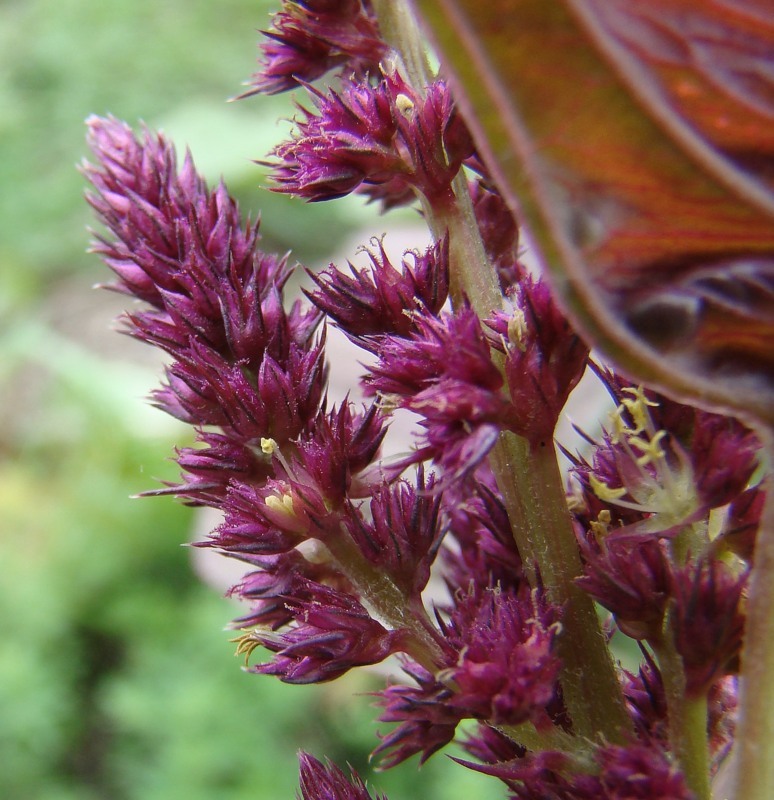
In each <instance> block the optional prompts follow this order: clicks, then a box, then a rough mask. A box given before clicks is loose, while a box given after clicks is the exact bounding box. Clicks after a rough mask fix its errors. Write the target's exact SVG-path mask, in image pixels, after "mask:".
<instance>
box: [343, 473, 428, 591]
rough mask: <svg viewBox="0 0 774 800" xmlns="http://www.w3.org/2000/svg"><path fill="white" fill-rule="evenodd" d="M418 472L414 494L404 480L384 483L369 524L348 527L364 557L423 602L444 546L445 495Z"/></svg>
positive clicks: (375, 497)
mask: <svg viewBox="0 0 774 800" xmlns="http://www.w3.org/2000/svg"><path fill="white" fill-rule="evenodd" d="M432 489H433V479H432V477H431V478H430V479H429V480H428V481H427V483H426V482H425V478H424V472H423V471H422V469H421V468H420V470H419V475H418V477H417V485H416V489H415V488H414V487H413V486H410V485H409V484H408V483H406V482H404V481H400V482H398V483H394V484H382V485H381V486H379V487H377V488H376V489H375V490H374V493H373V497H372V499H371V517H372V519H371V521H365V520H363V519H362V518H361V517H359V516H357V517H355V516H353V517H351V518H350V520H348V523H347V527H348V530H349V533H350V536H352V538H353V540H354V541H355V542H356V543H357V545H358V547H359V548H360V551H361V552H362V553H363V555H364V556H365V558H367V559H368V561H370V562H371V563H372V564H374V565H375V566H377V567H379V569H380V570H383V571H384V572H386V573H387V574H388V575H389V576H390V577H391V578H392V580H393V581H394V582H395V584H396V585H397V586H398V587H399V588H400V589H401V590H402V591H403V592H404V593H405V595H406V596H407V597H409V598H412V599H413V600H415V601H419V597H420V593H421V592H422V590H423V589H424V588H425V585H426V584H427V581H428V580H429V578H430V567H431V565H432V563H433V560H434V559H435V556H436V552H437V550H438V547H439V546H440V544H441V539H442V536H443V531H442V529H441V527H440V525H439V509H440V504H441V495H440V494H439V493H437V492H433V491H432Z"/></svg>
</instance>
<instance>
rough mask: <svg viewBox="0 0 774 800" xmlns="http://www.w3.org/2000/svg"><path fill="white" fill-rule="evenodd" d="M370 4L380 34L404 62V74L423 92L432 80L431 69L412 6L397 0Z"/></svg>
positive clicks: (384, 0)
mask: <svg viewBox="0 0 774 800" xmlns="http://www.w3.org/2000/svg"><path fill="white" fill-rule="evenodd" d="M373 6H374V11H375V12H376V16H377V18H378V20H379V31H380V33H381V35H382V38H383V39H384V41H385V42H387V44H389V45H390V46H391V47H393V48H394V49H395V52H396V53H398V55H399V56H400V58H401V61H402V62H403V66H404V67H405V75H404V77H405V78H406V79H407V80H408V82H409V83H410V84H411V85H412V86H413V87H414V88H415V89H417V90H418V91H420V92H422V91H423V90H424V87H425V86H427V85H428V84H429V83H430V81H431V80H432V76H433V72H432V69H431V68H430V62H429V61H428V59H427V50H426V49H425V46H424V42H423V41H422V38H421V37H420V36H419V33H418V27H417V21H416V19H415V17H414V15H413V14H412V12H411V9H410V8H409V7H408V5H407V4H406V3H403V2H400V0H373Z"/></svg>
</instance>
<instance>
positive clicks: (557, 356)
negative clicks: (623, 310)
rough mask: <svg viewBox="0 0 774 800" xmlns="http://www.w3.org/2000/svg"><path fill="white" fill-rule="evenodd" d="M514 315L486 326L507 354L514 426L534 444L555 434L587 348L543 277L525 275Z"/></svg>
mask: <svg viewBox="0 0 774 800" xmlns="http://www.w3.org/2000/svg"><path fill="white" fill-rule="evenodd" d="M512 299H513V302H514V310H513V313H511V314H510V315H509V314H506V313H504V312H497V313H496V314H495V316H494V318H493V319H492V320H491V321H489V322H488V323H487V324H488V325H489V327H491V328H492V330H493V331H494V332H495V333H496V334H497V337H494V338H493V344H494V346H495V347H497V348H498V349H500V350H502V351H503V352H504V353H505V373H506V376H507V378H508V388H509V390H510V394H511V399H512V401H513V407H514V411H513V422H512V426H513V427H512V430H514V432H515V433H518V434H519V435H521V436H524V437H526V438H527V439H529V440H530V441H531V442H536V441H544V440H545V439H547V438H550V437H551V436H552V435H553V432H554V428H555V427H556V422H557V420H558V419H559V414H560V413H561V411H562V409H563V408H564V405H565V403H566V402H567V398H568V396H569V394H570V392H571V391H572V389H574V388H575V386H576V384H577V383H578V381H579V380H580V379H581V377H582V375H583V372H584V370H585V369H586V363H587V361H588V354H589V350H588V347H587V346H586V345H585V344H584V342H583V341H582V340H581V339H580V337H579V336H578V335H577V334H576V333H575V332H574V331H573V329H572V328H571V327H570V324H569V322H568V321H567V319H566V317H565V316H564V314H562V312H561V311H560V310H559V307H558V306H557V305H556V303H555V302H554V300H553V298H552V296H551V291H550V289H549V287H548V284H547V283H545V281H544V280H542V279H540V278H538V279H535V278H533V277H532V276H530V275H525V276H524V277H523V278H522V280H521V281H520V282H519V283H518V284H517V285H516V288H515V290H514V292H513V295H512Z"/></svg>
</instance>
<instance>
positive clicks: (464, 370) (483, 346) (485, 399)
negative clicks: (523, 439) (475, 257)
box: [364, 307, 512, 475]
mask: <svg viewBox="0 0 774 800" xmlns="http://www.w3.org/2000/svg"><path fill="white" fill-rule="evenodd" d="M413 323H414V328H415V330H414V332H413V333H412V334H410V336H409V337H407V338H404V337H400V336H385V337H384V338H383V339H382V341H381V342H380V343H379V347H378V350H377V353H378V357H379V358H378V361H377V362H376V364H374V365H373V366H372V367H371V368H370V373H369V374H368V375H367V376H366V377H365V379H364V385H365V389H366V392H367V393H374V394H378V395H379V396H380V397H381V399H382V402H384V403H386V404H389V405H395V406H398V407H401V408H405V409H407V410H409V411H413V412H415V413H417V414H419V415H420V416H422V417H423V420H422V421H421V423H420V424H421V426H422V427H423V428H424V429H425V432H424V434H423V438H422V440H421V442H420V448H419V450H418V451H417V452H416V453H415V454H414V455H413V456H412V457H411V458H410V459H409V460H412V459H413V460H416V461H418V460H422V459H427V458H433V459H435V460H436V461H437V462H438V463H439V465H440V466H442V467H443V469H444V472H445V473H447V474H449V475H460V474H463V473H465V472H468V471H470V470H471V469H472V468H473V467H475V466H476V464H478V463H479V462H480V461H481V460H482V459H483V458H484V457H485V456H486V454H487V453H488V452H489V450H490V449H491V447H492V445H493V444H494V443H495V441H496V439H497V435H498V434H499V431H500V428H501V427H509V422H510V416H509V415H510V413H511V410H512V409H511V405H510V403H508V401H507V400H506V398H505V397H504V396H502V395H501V393H500V388H501V386H502V383H503V379H502V375H501V374H500V372H499V371H498V369H497V367H496V366H495V365H494V363H493V362H492V357H491V353H490V350H489V345H488V343H487V340H486V337H485V336H484V333H483V331H482V329H481V323H480V321H479V319H478V316H477V315H476V314H475V312H474V311H473V310H472V309H470V308H468V307H463V308H461V309H459V310H458V311H457V312H455V313H454V314H446V313H444V314H442V315H441V316H440V317H434V316H431V315H429V314H420V313H418V312H417V313H416V314H415V315H414V318H413Z"/></svg>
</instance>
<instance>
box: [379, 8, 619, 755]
mask: <svg viewBox="0 0 774 800" xmlns="http://www.w3.org/2000/svg"><path fill="white" fill-rule="evenodd" d="M374 7H375V10H376V12H377V15H378V17H379V22H380V26H381V28H382V30H383V31H385V33H386V38H387V40H388V42H389V43H390V44H391V45H392V46H393V47H394V48H395V49H396V50H397V52H398V53H399V54H400V56H401V59H402V60H403V61H404V63H405V64H406V69H407V72H408V75H409V79H410V80H411V81H412V82H413V81H416V80H421V81H422V82H423V84H427V83H429V81H430V80H431V75H430V73H429V68H428V66H427V61H426V59H424V58H422V59H419V58H418V57H417V56H416V54H417V53H421V52H424V47H423V43H422V41H421V38H420V36H419V28H418V25H417V23H416V21H415V19H414V18H413V15H412V13H411V10H410V9H409V6H408V4H406V3H404V2H397V1H396V0H377V1H376V2H375V3H374ZM453 188H454V197H453V199H452V200H451V201H450V202H448V203H443V204H437V205H436V207H430V208H429V209H428V208H427V204H426V208H425V211H426V214H427V217H428V221H429V223H430V227H431V230H432V231H433V233H434V235H436V236H438V235H439V234H440V233H442V232H444V231H448V233H449V238H450V264H451V281H450V282H451V287H452V299H453V301H455V303H458V302H459V300H460V298H461V297H462V296H463V295H464V296H465V297H467V299H468V301H469V302H470V304H471V305H472V307H473V309H474V310H475V311H476V312H477V313H478V315H479V316H480V317H481V318H482V319H483V318H486V317H488V316H490V315H491V313H492V311H493V310H495V309H499V308H500V307H501V305H502V295H501V292H500V289H499V284H498V279H497V274H496V272H495V269H494V267H493V265H492V264H491V263H490V262H489V260H488V258H487V256H486V253H485V251H484V247H483V244H482V242H481V237H480V234H479V231H478V226H477V224H476V221H475V216H474V214H473V208H472V204H471V201H470V195H469V193H468V188H467V182H466V179H465V176H464V174H462V173H460V174H459V175H458V176H457V178H456V179H455V181H454V184H453ZM428 212H429V213H428ZM491 465H492V468H493V470H494V473H495V477H496V479H497V483H498V486H499V488H500V490H501V492H502V495H503V499H504V501H505V503H506V508H507V510H508V513H509V517H510V519H511V524H512V527H513V530H514V535H515V537H516V543H517V546H518V547H519V550H520V552H521V553H522V557H523V558H524V561H525V562H527V563H530V562H531V563H534V564H537V567H538V569H539V572H540V580H542V582H543V584H544V585H545V587H546V589H547V590H548V594H549V597H550V599H551V601H552V602H554V603H556V604H558V605H560V606H563V607H564V609H565V616H564V622H563V628H564V632H563V635H562V637H561V639H560V652H561V656H562V662H563V670H562V678H561V681H562V688H563V692H564V699H565V702H566V703H567V706H568V710H569V712H570V715H571V717H572V720H573V725H574V729H575V733H576V734H578V735H580V736H583V737H586V738H588V739H594V740H596V739H599V738H600V737H602V738H604V739H605V740H607V741H608V742H621V741H623V739H624V737H625V733H626V732H627V731H628V730H629V729H630V723H629V721H628V718H627V715H626V711H625V707H624V701H623V694H622V691H621V688H620V685H619V683H618V680H617V677H616V674H615V669H614V666H613V662H612V659H611V657H610V654H609V651H608V649H607V645H606V642H605V640H604V637H603V635H602V631H601V628H600V624H599V620H598V617H597V615H596V611H595V608H594V604H593V602H592V601H591V599H590V598H589V596H588V595H586V594H585V593H583V592H582V591H581V590H580V589H579V588H578V587H576V586H575V584H574V580H575V579H576V578H577V577H579V575H580V574H581V562H580V556H579V553H578V548H577V544H576V542H575V535H574V532H573V529H572V525H571V520H570V516H569V514H568V512H567V507H566V501H565V491H564V486H563V483H562V479H561V475H560V473H559V469H558V465H557V463H556V456H555V453H554V448H553V443H552V442H541V443H540V446H538V447H536V448H532V447H530V446H529V445H528V443H527V442H526V440H524V439H522V438H521V437H518V436H515V435H514V434H511V433H503V434H502V435H501V437H500V441H499V443H498V444H497V445H496V446H495V448H494V450H493V452H492V455H491ZM532 572H533V574H532V576H531V577H532V579H533V581H534V580H536V578H537V576H536V574H535V572H534V570H532Z"/></svg>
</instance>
